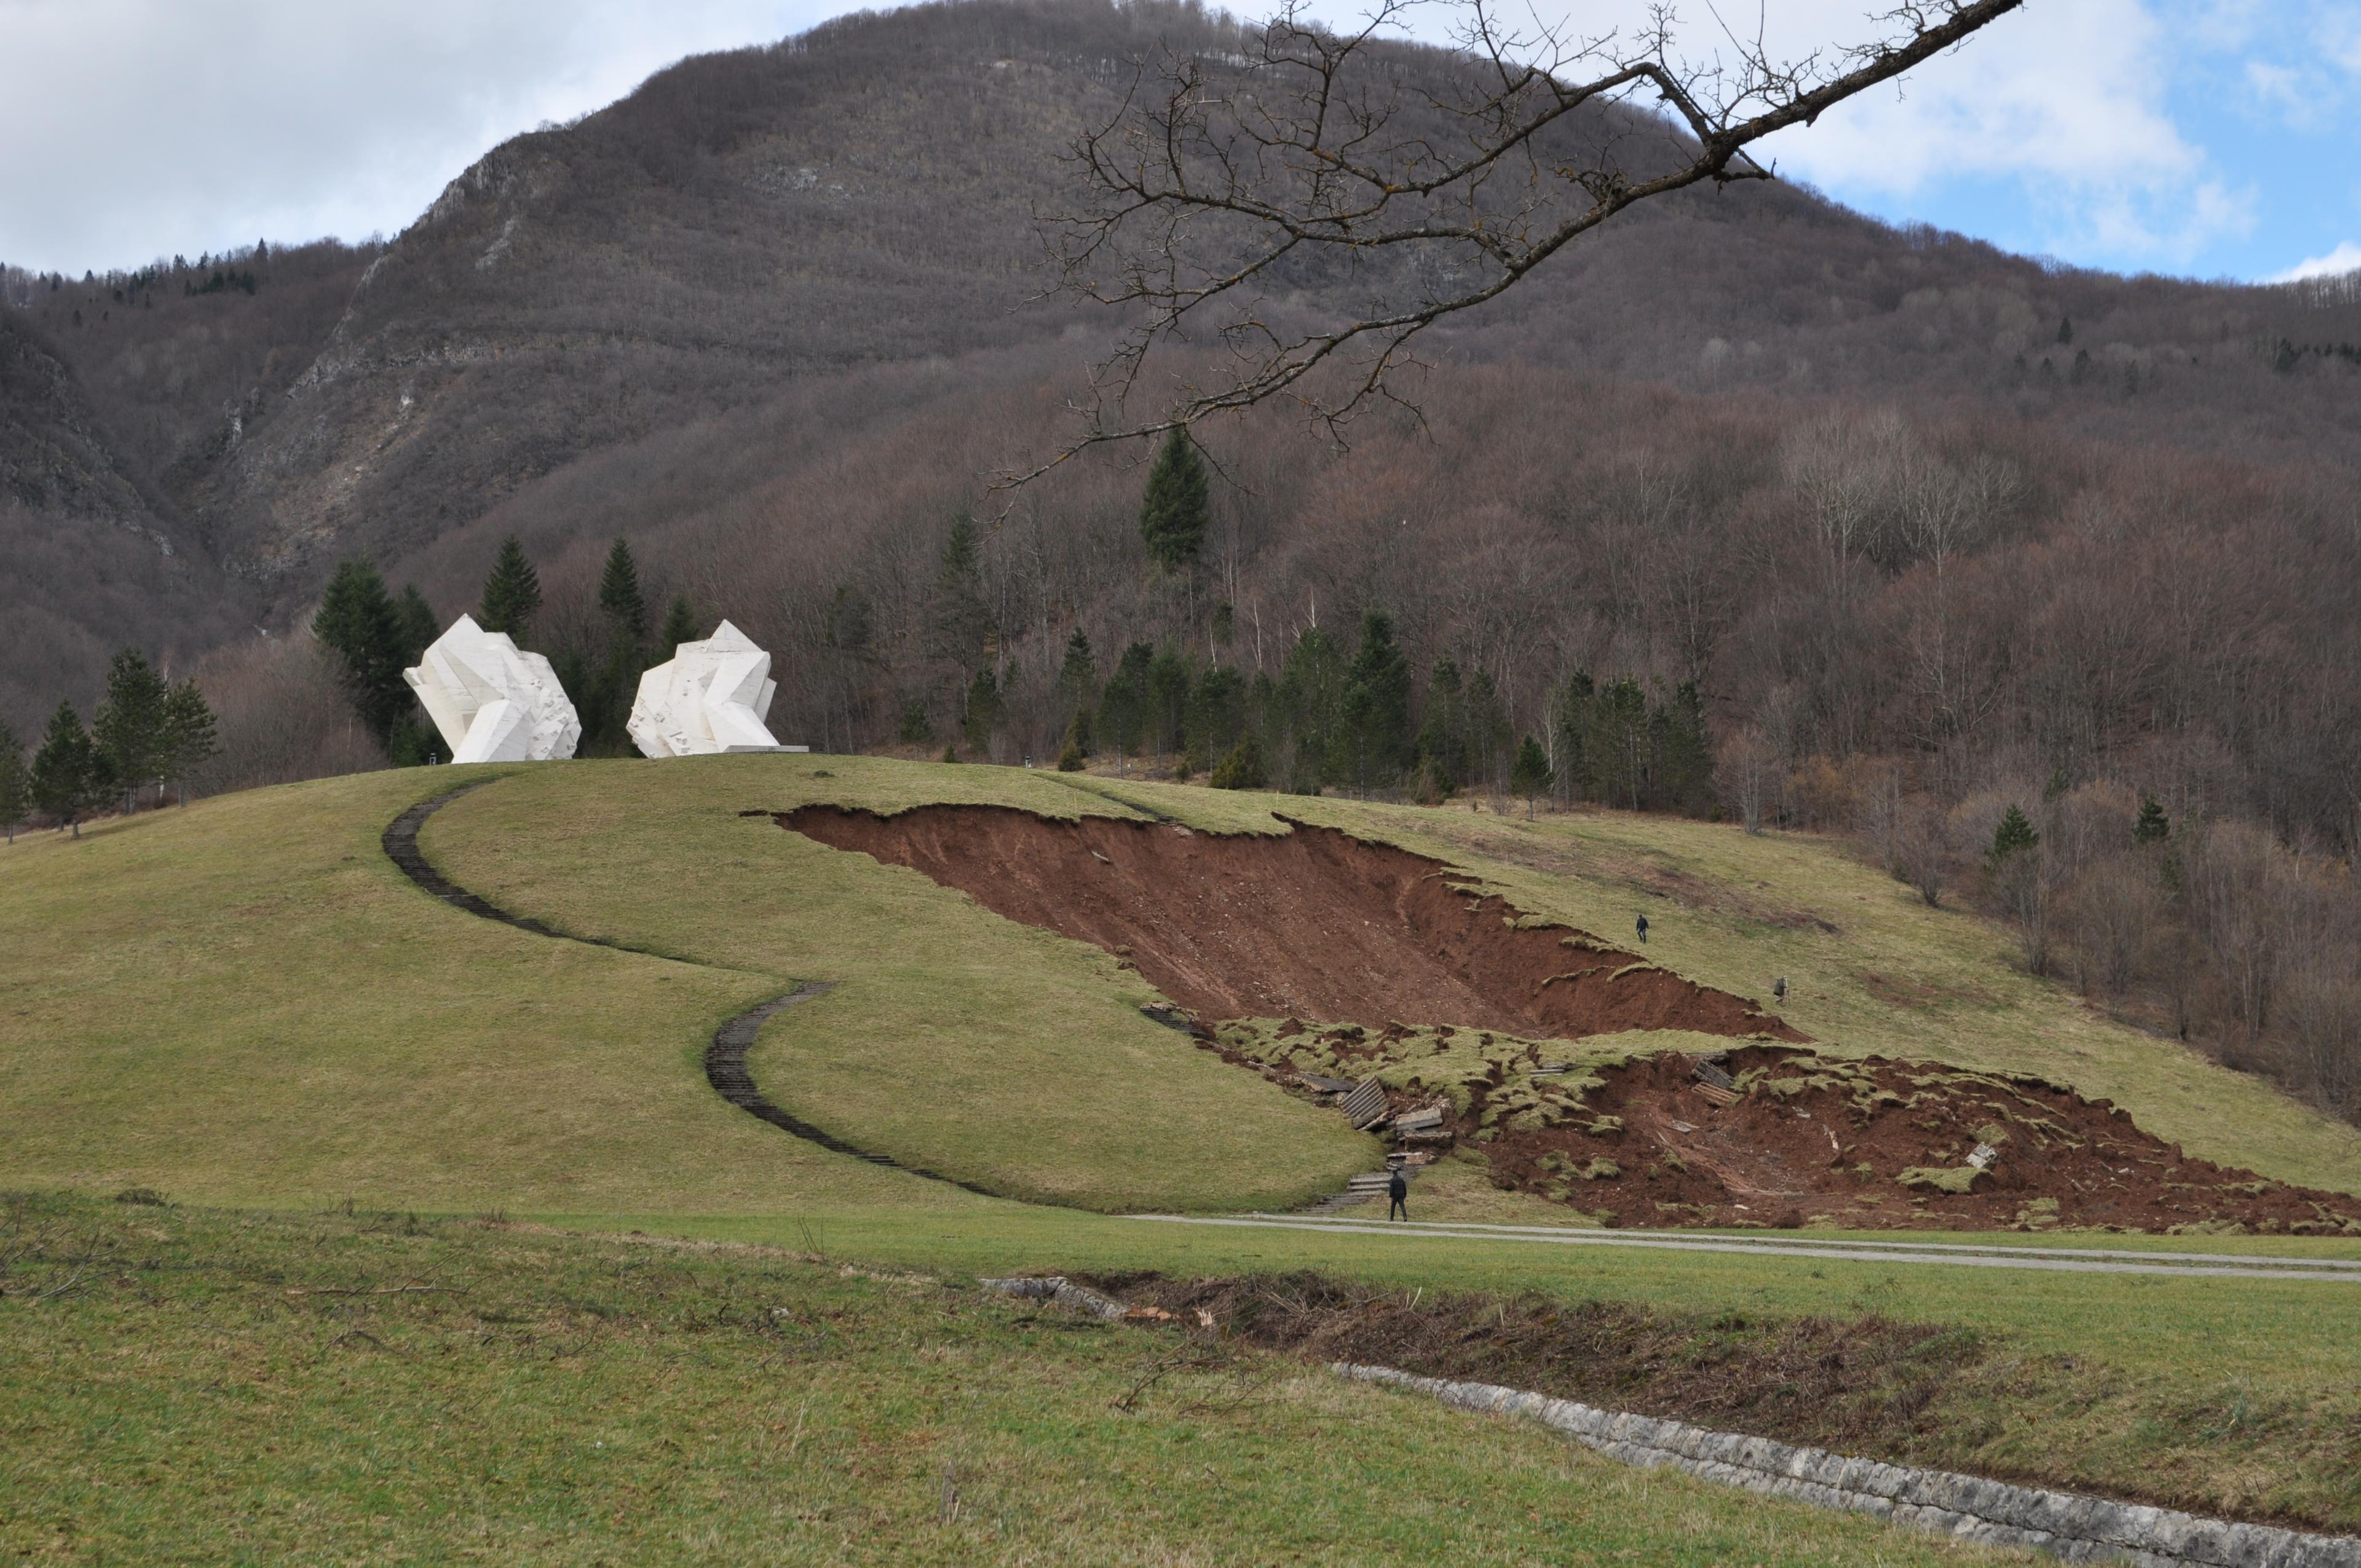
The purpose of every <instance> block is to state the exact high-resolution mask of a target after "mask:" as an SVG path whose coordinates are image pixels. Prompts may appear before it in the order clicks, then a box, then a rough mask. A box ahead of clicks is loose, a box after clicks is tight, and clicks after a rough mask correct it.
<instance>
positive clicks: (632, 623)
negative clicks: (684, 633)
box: [575, 539, 648, 756]
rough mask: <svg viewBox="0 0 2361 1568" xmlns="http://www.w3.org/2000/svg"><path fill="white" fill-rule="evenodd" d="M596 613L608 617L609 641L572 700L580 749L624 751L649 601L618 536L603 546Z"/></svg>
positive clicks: (642, 665)
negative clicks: (578, 717) (577, 718)
mask: <svg viewBox="0 0 2361 1568" xmlns="http://www.w3.org/2000/svg"><path fill="white" fill-rule="evenodd" d="M598 613H599V615H600V616H601V618H603V619H604V620H605V621H606V623H607V647H606V652H605V656H604V657H603V658H602V659H601V660H600V661H599V663H598V667H597V669H596V671H595V672H593V671H590V670H588V669H587V668H586V669H585V671H584V674H586V675H587V677H588V679H587V682H586V685H587V686H588V689H587V690H585V691H583V692H581V693H580V694H579V696H578V697H577V701H576V704H575V707H577V709H578V710H579V711H580V714H581V718H582V744H581V751H580V752H579V754H580V755H584V756H601V755H616V754H624V755H628V754H630V752H631V749H632V748H631V744H630V740H629V729H628V726H629V722H630V718H631V699H632V697H633V696H636V695H637V694H638V691H639V685H640V675H641V674H642V671H644V670H645V669H646V668H647V662H648V661H647V642H648V606H647V599H646V598H645V597H644V596H643V595H642V593H641V590H640V568H639V565H638V563H636V562H634V561H633V560H632V559H631V546H630V545H629V544H627V543H624V542H623V541H622V540H620V539H618V540H616V541H615V543H614V547H613V548H612V549H610V550H609V551H608V552H607V565H606V567H605V569H604V570H603V571H602V572H600V574H599V576H598Z"/></svg>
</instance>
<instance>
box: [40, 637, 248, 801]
mask: <svg viewBox="0 0 2361 1568" xmlns="http://www.w3.org/2000/svg"><path fill="white" fill-rule="evenodd" d="M218 750H219V746H218V743H217V741H216V740H215V739H214V714H213V709H212V708H211V707H209V706H208V705H207V704H206V702H205V698H204V694H203V692H201V691H199V690H198V689H197V683H196V681H195V680H194V679H193V678H192V679H189V680H184V681H181V682H179V683H178V684H174V683H172V682H170V681H167V680H166V679H165V678H164V676H163V674H161V673H159V671H158V670H157V668H156V666H155V665H154V664H152V663H149V662H148V656H147V655H146V654H145V653H142V652H139V650H137V648H126V649H125V650H123V651H122V652H119V653H117V654H116V655H115V660H114V662H113V663H111V664H110V665H109V666H108V667H107V672H106V696H104V698H103V699H102V700H101V701H100V703H99V705H98V711H97V712H96V713H95V714H94V715H93V718H92V722H91V725H90V727H89V728H88V729H84V728H83V727H82V716H81V715H80V714H77V713H76V712H75V711H74V708H73V704H72V703H71V702H60V703H59V704H58V709H57V712H56V713H54V714H52V715H50V717H49V728H48V729H46V730H45V731H43V733H42V736H41V741H40V744H39V745H38V747H36V748H35V749H34V751H33V754H32V756H31V758H30V759H29V760H27V757H26V755H25V749H24V747H23V745H22V744H21V743H20V742H19V741H18V740H17V739H16V736H15V735H14V734H13V733H12V732H11V731H10V730H9V729H8V727H7V726H6V725H5V724H0V827H5V828H6V831H7V834H8V837H9V839H10V840H11V841H12V842H13V841H14V839H15V838H16V825H17V824H18V823H20V822H22V821H24V820H25V819H26V818H27V817H29V816H31V815H33V814H34V813H36V812H38V813H39V814H40V815H42V816H44V817H49V819H50V820H52V821H53V822H55V823H57V825H58V826H60V828H69V829H71V831H72V833H73V836H74V837H75V838H77V839H79V838H80V837H82V818H83V817H87V816H89V815H90V814H91V813H93V812H95V811H101V810H104V809H106V808H107V807H109V806H119V807H120V808H121V809H123V810H124V811H126V812H129V811H136V810H137V809H138V808H139V806H140V803H141V798H142V796H143V795H145V794H146V793H147V792H148V790H149V789H151V788H152V789H154V790H155V791H156V792H157V804H158V805H161V804H163V792H164V791H165V789H166V788H167V787H168V786H169V785H170V784H175V783H178V784H181V785H182V796H181V798H182V799H183V801H185V800H186V799H187V795H186V781H187V779H188V776H189V774H190V773H192V772H194V771H195V770H196V769H197V768H198V767H200V766H201V765H203V763H204V762H205V761H206V760H207V759H208V758H210V757H212V756H213V755H214V753H215V751H218Z"/></svg>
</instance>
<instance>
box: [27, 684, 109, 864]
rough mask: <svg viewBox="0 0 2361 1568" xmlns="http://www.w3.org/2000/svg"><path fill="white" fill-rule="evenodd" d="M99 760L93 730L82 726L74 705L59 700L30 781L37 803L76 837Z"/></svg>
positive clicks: (92, 791) (36, 754) (94, 785)
mask: <svg viewBox="0 0 2361 1568" xmlns="http://www.w3.org/2000/svg"><path fill="white" fill-rule="evenodd" d="M97 762H98V758H97V752H96V750H95V749H94V748H93V746H92V745H91V740H90V733H89V731H87V730H85V729H82V718H81V717H80V716H79V715H77V714H76V713H75V712H74V710H73V705H72V704H71V703H65V702H61V703H60V704H58V710H57V712H56V713H54V714H52V715H50V716H49V729H48V731H47V732H46V733H45V734H43V735H42V737H41V747H40V750H39V751H35V752H34V753H33V766H32V768H31V770H30V773H29V776H28V779H27V783H28V784H30V785H31V790H32V796H33V806H34V807H35V808H36V809H37V810H39V811H41V812H43V813H45V814H46V815H48V816H50V817H56V818H57V819H58V821H59V822H60V824H61V825H64V826H68V827H71V828H72V829H73V836H74V837H75V838H77V839H79V838H81V837H82V812H83V811H84V810H85V809H87V808H88V807H89V806H91V805H92V804H93V800H92V796H93V794H95V793H96V788H97V782H98V767H97Z"/></svg>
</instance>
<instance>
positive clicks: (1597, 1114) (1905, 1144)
mask: <svg viewBox="0 0 2361 1568" xmlns="http://www.w3.org/2000/svg"><path fill="white" fill-rule="evenodd" d="M1216 1043H1217V1046H1218V1048H1220V1049H1221V1050H1222V1051H1223V1053H1224V1055H1225V1056H1228V1057H1229V1058H1231V1059H1232V1060H1234V1061H1236V1062H1238V1063H1239V1064H1240V1065H1242V1066H1250V1067H1255V1068H1257V1069H1262V1070H1264V1071H1266V1072H1268V1073H1270V1074H1271V1075H1272V1076H1273V1078H1274V1079H1275V1080H1276V1081H1278V1082H1279V1083H1280V1084H1282V1085H1284V1086H1288V1087H1294V1086H1295V1085H1297V1084H1299V1083H1304V1082H1307V1081H1308V1080H1312V1079H1318V1078H1326V1077H1329V1076H1332V1075H1333V1076H1335V1077H1345V1078H1374V1079H1376V1080H1378V1084H1379V1085H1380V1086H1381V1087H1382V1088H1383V1089H1384V1090H1385V1092H1386V1095H1387V1099H1388V1102H1389V1103H1390V1104H1392V1105H1393V1106H1395V1107H1397V1108H1404V1107H1410V1106H1427V1105H1433V1106H1440V1107H1442V1108H1443V1110H1444V1121H1443V1128H1444V1131H1445V1132H1447V1133H1448V1134H1449V1135H1451V1138H1452V1141H1453V1142H1454V1143H1455V1144H1456V1145H1458V1146H1461V1147H1463V1148H1466V1149H1469V1150H1472V1151H1475V1152H1477V1153H1478V1154H1480V1155H1481V1156H1482V1157H1483V1158H1484V1159H1485V1161H1486V1162H1487V1164H1488V1166H1489V1168H1490V1172H1491V1176H1492V1179H1493V1181H1494V1182H1495V1183H1496V1184H1497V1185H1499V1186H1500V1187H1502V1188H1506V1189H1510V1190H1516V1191H1523V1192H1530V1193H1533V1194H1535V1195H1537V1196H1540V1197H1544V1198H1548V1199H1551V1200H1553V1201H1557V1202H1562V1203H1565V1204H1567V1205H1569V1206H1571V1207H1573V1208H1576V1209H1578V1210H1581V1211H1582V1212H1586V1213H1588V1214H1591V1215H1594V1216H1596V1217H1597V1218H1598V1219H1599V1220H1600V1221H1601V1222H1602V1223H1608V1224H1612V1225H1630V1226H1643V1227H1656V1226H1665V1225H1717V1226H1730V1225H1741V1226H1742V1225H1768V1226H1780V1227H1784V1226H1796V1225H1805V1224H1827V1225H1837V1226H1841V1227H1843V1228H1845V1229H1849V1230H1859V1229H1907V1228H1942V1229H1961V1228H1969V1229H2011V1230H2026V1231H2039V1230H2048V1229H2050V1228H2053V1227H2059V1226H2068V1227H2082V1228H2094V1229H2111V1230H2126V1231H2166V1232H2180V1233H2184V1234H2202V1233H2209V1232H2235V1231H2248V1232H2256V1233H2259V1234H2290V1235H2307V1234H2309V1235H2324V1234H2361V1199H2356V1198H2355V1197H2353V1196H2351V1195H2349V1194H2345V1193H2338V1192H2322V1191H2314V1190H2310V1189H2306V1188H2300V1187H2290V1186H2287V1185H2285V1184H2283V1183H2279V1182H2274V1181H2268V1180H2265V1179H2262V1178H2260V1177H2257V1175H2255V1173H2254V1172H2252V1171H2248V1170H2235V1169H2229V1168H2224V1167H2222V1166H2218V1165H2214V1164H2213V1163H2212V1162H2211V1161H2208V1160H2202V1159H2191V1158H2189V1157H2186V1156H2184V1155H2183V1154H2182V1152H2181V1150H2180V1147H2179V1146H2176V1145H2172V1144H2168V1143H2165V1142H2163V1141H2162V1140H2161V1139H2158V1138H2156V1137H2154V1136H2152V1135H2149V1134H2147V1133H2145V1132H2142V1131H2141V1130H2140V1129H2139V1128H2138V1127H2136V1126H2135V1125H2134V1124H2133V1123H2132V1121H2131V1118H2130V1117H2128V1116H2126V1115H2125V1113H2123V1112H2122V1111H2120V1110H2118V1109H2117V1108H2115V1107H2114V1106H2113V1105H2111V1104H2109V1103H2108V1102H2105V1101H2103V1100H2087V1099H2084V1098H2083V1097H2082V1096H2081V1095H2080V1094H2077V1093H2075V1092H2074V1091H2071V1090H2068V1089H2061V1088H2059V1087H2058V1086H2057V1085H2055V1084H2051V1083H2046V1082H2043V1081H2042V1080H2038V1079H2034V1078H2029V1077H2026V1076H2023V1075H2019V1074H2009V1073H1989V1072H1971V1071H1967V1070H1963V1069H1958V1068H1951V1067H1946V1066H1942V1065H1939V1064H1936V1063H1926V1062H1898V1061H1889V1060H1886V1059H1883V1058H1874V1057H1872V1058H1858V1059H1855V1058H1840V1057H1835V1056H1829V1055H1824V1054H1821V1053H1818V1052H1814V1051H1799V1050H1795V1049H1790V1048H1787V1047H1778V1046H1771V1045H1752V1046H1741V1047H1730V1048H1724V1047H1719V1046H1717V1045H1715V1044H1714V1043H1713V1042H1710V1041H1706V1040H1697V1041H1695V1044H1696V1046H1697V1054H1689V1053H1686V1052H1683V1051H1680V1050H1658V1051H1646V1050H1634V1049H1633V1048H1632V1038H1631V1036H1626V1037H1624V1039H1622V1040H1620V1041H1616V1040H1601V1041H1598V1042H1593V1043H1589V1044H1587V1045H1586V1044H1579V1043H1577V1044H1576V1045H1573V1046H1571V1047H1569V1046H1568V1045H1567V1044H1566V1043H1565V1042H1563V1041H1532V1040H1523V1039H1517V1038H1513V1037H1510V1036H1499V1035H1494V1034H1491V1033H1489V1032H1485V1031H1468V1030H1455V1029H1452V1028H1448V1027H1444V1028H1426V1029H1420V1028H1411V1027H1406V1026H1403V1025H1389V1026H1388V1027H1387V1028H1385V1029H1383V1030H1377V1031H1372V1030H1367V1029H1362V1028H1358V1027H1354V1026H1350V1025H1347V1026H1342V1027H1328V1028H1321V1029H1315V1028H1312V1027H1311V1026H1309V1025H1304V1024H1302V1023H1301V1022H1299V1021H1298V1020H1295V1019H1287V1020H1283V1021H1279V1022H1276V1023H1274V1022H1271V1021H1268V1020H1249V1021H1243V1022H1235V1023H1230V1024H1225V1025H1223V1026H1222V1027H1221V1028H1220V1030H1219V1031H1218V1032H1217V1040H1216ZM1708 1058H1710V1059H1713V1060H1715V1061H1717V1062H1718V1063H1719V1066H1720V1067H1721V1069H1723V1071H1724V1073H1726V1074H1727V1076H1728V1078H1729V1080H1730V1083H1731V1084H1732V1086H1733V1088H1734V1091H1735V1094H1734V1098H1732V1097H1730V1096H1726V1095H1716V1094H1715V1093H1714V1092H1713V1091H1712V1086H1711V1084H1710V1083H1709V1082H1708V1081H1707V1080H1706V1079H1704V1078H1701V1077H1700V1076H1699V1075H1698V1071H1697V1069H1698V1067H1699V1065H1700V1063H1701V1062H1703V1061H1705V1060H1707V1059H1708ZM1717 1076H1718V1075H1717ZM1307 1092H1309V1090H1307ZM1725 1098H1728V1099H1730V1101H1731V1102H1730V1103H1728V1104H1723V1103H1720V1101H1721V1100H1722V1099H1725Z"/></svg>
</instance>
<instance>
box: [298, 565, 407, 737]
mask: <svg viewBox="0 0 2361 1568" xmlns="http://www.w3.org/2000/svg"><path fill="white" fill-rule="evenodd" d="M312 635H313V636H314V637H317V638H318V639H319V640H320V641H322V642H323V643H325V644H326V645H327V646H328V648H329V649H331V650H332V651H333V652H335V655H336V657H337V659H338V661H339V662H340V664H341V666H342V667H341V670H340V674H339V678H340V680H341V683H342V685H344V688H345V696H346V697H347V698H349V699H350V700H351V702H352V705H353V712H354V714H355V715H356V716H357V717H358V718H359V719H360V721H361V726H362V728H363V729H367V730H368V732H369V733H370V734H371V735H373V736H375V737H376V738H377V740H378V743H379V744H380V745H390V743H391V741H392V740H393V733H394V729H395V726H396V725H397V724H399V723H400V722H401V719H402V718H404V717H405V716H406V715H407V714H408V712H409V709H410V705H411V694H410V685H409V683H408V682H406V681H404V680H403V679H402V678H401V671H402V667H403V663H404V660H403V650H404V649H405V647H406V646H407V642H406V640H405V637H404V634H403V628H402V622H401V612H400V611H399V610H397V609H395V607H394V602H393V600H392V598H390V597H389V596H388V595H387V593H386V591H385V579H384V578H383V577H381V576H378V570H377V567H376V566H375V565H371V564H370V562H369V561H368V558H367V557H365V556H364V557H358V558H356V559H354V560H350V561H346V562H345V563H344V564H343V565H339V566H338V567H337V568H336V570H335V576H331V577H330V578H329V579H328V589H327V592H325V593H324V594H323V595H321V597H320V613H319V614H318V615H316V616H314V617H313V619H312Z"/></svg>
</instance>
